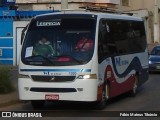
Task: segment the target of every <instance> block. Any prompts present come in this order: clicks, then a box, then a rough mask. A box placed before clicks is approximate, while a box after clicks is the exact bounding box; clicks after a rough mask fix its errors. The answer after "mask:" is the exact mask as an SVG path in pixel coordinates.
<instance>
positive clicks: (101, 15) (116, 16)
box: [36, 11, 143, 21]
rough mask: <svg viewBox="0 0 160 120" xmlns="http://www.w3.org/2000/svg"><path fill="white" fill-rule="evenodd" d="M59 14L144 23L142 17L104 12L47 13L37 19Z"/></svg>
mask: <svg viewBox="0 0 160 120" xmlns="http://www.w3.org/2000/svg"><path fill="white" fill-rule="evenodd" d="M57 14H62V15H63V14H65V15H67V14H73V15H74V14H76V15H78V14H79V15H84V14H86V15H87V14H88V15H96V16H97V17H98V18H108V19H122V20H134V21H143V19H142V18H140V17H135V16H130V15H127V14H118V13H117V14H116V13H102V12H89V11H61V12H56V13H47V14H42V15H38V16H36V17H47V16H53V15H57Z"/></svg>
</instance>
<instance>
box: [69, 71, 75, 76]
mask: <svg viewBox="0 0 160 120" xmlns="http://www.w3.org/2000/svg"><path fill="white" fill-rule="evenodd" d="M76 74H77V73H76V72H69V75H71V76H76Z"/></svg>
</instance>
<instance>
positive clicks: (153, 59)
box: [149, 45, 160, 72]
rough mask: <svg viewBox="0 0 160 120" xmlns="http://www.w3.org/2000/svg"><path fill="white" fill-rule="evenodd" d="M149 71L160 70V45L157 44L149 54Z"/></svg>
mask: <svg viewBox="0 0 160 120" xmlns="http://www.w3.org/2000/svg"><path fill="white" fill-rule="evenodd" d="M149 71H150V72H151V71H160V45H158V46H155V47H154V48H153V49H152V51H151V54H150V56H149Z"/></svg>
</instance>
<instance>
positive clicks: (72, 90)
mask: <svg viewBox="0 0 160 120" xmlns="http://www.w3.org/2000/svg"><path fill="white" fill-rule="evenodd" d="M30 91H32V92H52V93H54V92H55V93H67V92H77V90H76V89H75V88H36V87H34V88H31V89H30Z"/></svg>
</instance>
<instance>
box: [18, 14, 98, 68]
mask: <svg viewBox="0 0 160 120" xmlns="http://www.w3.org/2000/svg"><path fill="white" fill-rule="evenodd" d="M95 28H96V19H95V18H85V17H82V18H62V17H59V18H56V17H54V18H53V19H44V18H43V19H34V20H32V21H31V23H30V26H29V28H28V30H27V33H26V37H25V40H24V43H23V48H22V54H21V59H22V62H23V63H24V64H27V65H35V66H67V65H82V64H86V63H87V62H89V61H90V60H91V59H92V56H93V52H94V45H95Z"/></svg>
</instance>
